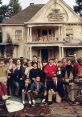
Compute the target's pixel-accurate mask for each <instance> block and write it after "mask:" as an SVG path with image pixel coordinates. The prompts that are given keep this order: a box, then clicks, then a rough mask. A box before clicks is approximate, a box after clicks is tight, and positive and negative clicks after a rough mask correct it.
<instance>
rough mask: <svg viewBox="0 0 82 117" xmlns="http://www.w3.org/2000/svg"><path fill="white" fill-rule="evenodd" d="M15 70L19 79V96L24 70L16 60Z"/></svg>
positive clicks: (22, 84)
mask: <svg viewBox="0 0 82 117" xmlns="http://www.w3.org/2000/svg"><path fill="white" fill-rule="evenodd" d="M17 70H18V79H19V95H21V93H22V88H23V86H24V73H25V68H24V67H23V66H22V65H21V61H20V59H18V60H17Z"/></svg>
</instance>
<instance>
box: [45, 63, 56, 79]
mask: <svg viewBox="0 0 82 117" xmlns="http://www.w3.org/2000/svg"><path fill="white" fill-rule="evenodd" d="M44 72H45V73H46V74H47V76H48V77H52V75H53V74H56V65H55V64H52V65H50V64H47V65H46V66H45V68H44Z"/></svg>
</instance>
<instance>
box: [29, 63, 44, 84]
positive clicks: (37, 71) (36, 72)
mask: <svg viewBox="0 0 82 117" xmlns="http://www.w3.org/2000/svg"><path fill="white" fill-rule="evenodd" d="M41 73H42V72H41V70H40V69H39V68H38V67H37V63H36V62H34V63H33V68H32V69H31V70H30V72H29V78H30V79H31V82H34V81H35V78H36V76H39V77H41V75H42V74H41Z"/></svg>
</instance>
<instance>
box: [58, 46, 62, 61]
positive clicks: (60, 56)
mask: <svg viewBox="0 0 82 117" xmlns="http://www.w3.org/2000/svg"><path fill="white" fill-rule="evenodd" d="M61 58H62V55H61V47H59V60H60V59H61Z"/></svg>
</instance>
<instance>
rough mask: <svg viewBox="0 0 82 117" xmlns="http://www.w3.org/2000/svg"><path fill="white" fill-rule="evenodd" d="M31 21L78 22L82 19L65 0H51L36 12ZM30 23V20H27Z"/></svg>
mask: <svg viewBox="0 0 82 117" xmlns="http://www.w3.org/2000/svg"><path fill="white" fill-rule="evenodd" d="M29 22H30V23H65V22H66V23H70V22H71V23H73V22H74V23H75V22H76V23H77V22H82V19H81V18H80V17H79V16H78V15H77V14H76V13H75V12H74V11H73V9H72V8H71V7H69V6H68V5H67V4H66V3H65V2H64V1H63V0H49V2H48V3H47V4H46V5H45V6H44V7H42V8H41V9H40V10H39V12H37V13H36V14H35V16H34V17H33V18H31V20H29ZM27 23H28V22H27Z"/></svg>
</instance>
